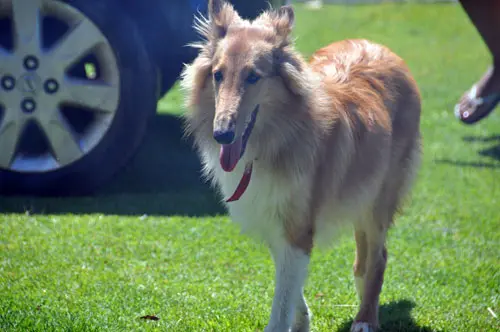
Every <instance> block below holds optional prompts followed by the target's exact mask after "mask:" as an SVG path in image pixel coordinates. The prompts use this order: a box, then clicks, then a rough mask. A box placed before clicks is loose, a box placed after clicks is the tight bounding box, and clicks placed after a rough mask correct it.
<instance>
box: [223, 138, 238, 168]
mask: <svg viewBox="0 0 500 332" xmlns="http://www.w3.org/2000/svg"><path fill="white" fill-rule="evenodd" d="M242 143H243V139H242V138H241V137H240V138H238V139H237V140H236V141H235V142H234V143H233V144H222V145H221V148H220V155H219V160H220V165H221V167H222V169H223V170H224V171H226V172H231V171H232V170H233V169H234V168H235V167H236V164H237V163H238V161H239V160H240V156H241V148H242Z"/></svg>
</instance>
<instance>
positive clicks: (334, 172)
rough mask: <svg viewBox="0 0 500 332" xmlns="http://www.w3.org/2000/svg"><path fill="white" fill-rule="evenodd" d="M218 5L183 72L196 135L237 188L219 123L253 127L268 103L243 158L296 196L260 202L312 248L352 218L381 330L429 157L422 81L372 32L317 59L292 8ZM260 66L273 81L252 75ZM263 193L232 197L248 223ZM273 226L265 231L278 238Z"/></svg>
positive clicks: (217, 0)
mask: <svg viewBox="0 0 500 332" xmlns="http://www.w3.org/2000/svg"><path fill="white" fill-rule="evenodd" d="M209 8H210V10H211V11H210V15H211V16H210V20H206V21H205V20H203V19H198V22H197V29H198V31H199V32H200V33H201V34H202V35H203V36H204V37H205V38H206V40H205V41H204V42H203V43H200V44H197V45H195V46H196V47H198V48H200V54H199V56H198V57H197V58H196V60H195V61H194V62H193V63H192V64H190V65H188V66H186V69H185V71H184V73H183V77H182V86H183V88H184V89H185V91H186V92H187V99H186V101H187V105H186V106H187V108H188V112H187V113H186V134H187V135H192V136H193V137H194V139H195V145H196V147H197V149H198V150H199V152H200V155H201V157H202V159H203V164H204V171H205V174H206V176H207V177H209V178H211V179H212V180H213V182H214V185H216V186H218V187H219V189H220V190H221V191H222V192H223V194H226V195H227V193H225V191H227V190H226V189H225V188H226V187H227V186H228V185H227V181H229V177H228V176H229V175H227V174H224V173H223V172H221V171H220V169H219V168H218V165H217V163H216V162H214V160H216V159H217V154H218V149H219V146H218V144H217V143H216V142H215V140H214V139H213V137H212V135H213V131H214V128H215V127H221V126H222V127H223V126H229V125H234V126H235V128H236V132H237V135H241V134H242V131H243V129H244V126H245V119H246V118H248V116H249V114H250V112H251V111H252V110H253V109H254V108H255V106H256V105H260V111H259V116H258V120H257V123H256V125H255V128H254V129H253V132H252V134H251V137H250V139H249V142H248V148H247V151H246V153H245V155H244V156H243V158H242V160H240V163H242V164H244V163H245V162H248V161H253V162H254V165H255V167H254V168H255V172H254V175H253V177H254V179H252V181H259V180H258V178H259V177H260V178H265V179H272V181H273V183H274V186H275V187H274V188H281V187H283V191H284V193H286V194H284V195H283V198H277V197H273V200H275V201H276V204H275V205H272V206H271V205H270V206H267V205H266V206H253V208H254V209H262V210H263V211H272V212H270V214H267V216H269V218H270V219H273V221H274V222H276V223H277V224H278V226H277V227H281V228H280V229H282V230H283V232H284V238H285V240H286V241H287V242H288V243H290V244H291V245H293V246H294V247H297V248H300V249H302V250H303V251H304V252H306V253H308V254H309V253H310V252H311V249H312V247H313V243H314V242H316V240H317V239H318V242H319V241H320V240H319V238H320V237H322V236H323V235H324V234H326V231H325V230H326V229H328V228H329V227H330V226H331V225H340V224H342V223H346V222H350V223H352V224H353V225H354V227H355V229H356V243H357V254H356V261H355V264H354V274H355V276H357V277H360V278H363V280H364V291H363V294H360V297H361V298H362V303H361V306H360V311H359V313H358V315H357V316H356V319H355V324H356V322H366V323H368V324H369V325H370V326H372V327H373V328H375V327H376V326H377V324H378V317H377V315H378V297H379V293H380V290H381V288H382V283H383V274H384V270H385V265H386V261H387V251H386V248H385V237H386V233H387V230H388V228H389V227H390V225H391V224H392V223H393V218H394V215H395V214H396V212H397V210H398V208H399V207H400V206H401V204H402V200H403V198H404V197H405V195H406V194H407V192H408V191H409V189H410V187H411V184H412V182H413V179H414V176H415V173H416V170H417V168H418V165H419V157H420V133H419V122H420V108H421V106H420V95H419V92H418V89H417V86H416V83H415V81H414V80H413V78H412V76H411V74H410V72H409V70H408V68H407V67H406V65H405V64H404V62H403V60H402V59H401V58H399V57H398V56H397V55H395V54H394V53H393V52H391V51H390V50H389V49H388V48H386V47H384V46H381V45H378V44H375V43H372V42H370V41H367V40H344V41H340V42H336V43H333V44H331V45H328V46H326V47H324V48H322V49H320V50H318V51H317V52H316V53H314V54H313V56H312V58H311V60H310V61H309V63H307V62H306V61H305V60H304V59H303V58H302V57H301V55H300V54H299V53H298V52H297V51H295V50H294V48H293V45H292V43H291V39H290V31H291V29H292V26H293V19H294V18H293V11H292V10H291V8H290V7H282V8H281V9H280V10H279V11H267V12H265V13H263V14H262V15H261V16H260V17H258V18H257V19H256V20H254V21H253V22H249V21H246V20H243V19H241V18H240V17H239V16H238V14H237V13H236V12H235V11H234V9H232V7H231V6H230V5H228V4H226V3H223V2H221V0H214V1H210V5H209ZM217 70H221V71H223V72H224V80H223V81H222V82H221V83H220V84H216V83H215V82H214V81H213V79H212V74H213V73H214V72H215V71H217ZM252 70H253V71H255V72H257V73H258V74H259V75H261V76H262V79H261V80H260V81H259V82H258V83H257V84H255V85H252V86H248V85H245V84H244V79H245V77H246V75H248V73H249V72H250V71H252ZM255 178H257V179H255ZM258 185H261V184H255V186H258ZM250 186H252V183H251V185H250ZM262 188H264V187H262ZM266 188H267V187H266ZM272 188H273V187H271V188H270V189H269V188H268V189H263V190H268V192H270V193H271V192H274V191H273V190H274V189H272ZM254 189H255V190H257V189H256V187H254ZM249 190H251V188H249ZM266 192H267V191H266ZM262 194H263V195H264V194H265V192H264V191H263V192H262ZM251 195H252V194H251V193H249V194H248V196H247V198H245V196H243V197H242V199H241V200H242V202H237V203H235V204H234V205H229V208H230V212H231V215H232V217H233V218H240V217H241V218H243V219H245V218H247V219H248V221H244V222H243V223H247V224H248V227H249V228H251V227H254V226H252V223H254V222H252V221H250V220H251V217H250V216H247V215H246V214H245V212H244V211H247V210H245V204H247V203H246V201H245V199H248V200H250V199H252V198H251V197H252V196H251ZM256 197H257V196H256ZM273 200H270V201H271V202H273ZM254 201H255V199H254ZM232 204H233V203H232ZM248 204H253V203H250V202H248ZM269 204H271V203H269ZM249 211H250V210H249ZM245 220H246V219H245ZM255 227H257V226H256V225H255ZM269 227H271V226H269ZM264 232H265V231H264ZM266 236H267V235H266V234H262V236H261V238H263V239H265V240H267V241H268V242H269V241H271V240H270V237H269V236H267V237H266ZM327 242H328V239H327ZM270 245H272V243H270ZM353 329H355V326H354V325H353Z"/></svg>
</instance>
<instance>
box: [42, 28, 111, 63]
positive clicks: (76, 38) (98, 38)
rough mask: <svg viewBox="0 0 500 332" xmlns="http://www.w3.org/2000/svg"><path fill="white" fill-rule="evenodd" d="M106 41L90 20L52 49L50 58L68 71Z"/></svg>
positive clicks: (66, 35) (64, 37)
mask: <svg viewBox="0 0 500 332" xmlns="http://www.w3.org/2000/svg"><path fill="white" fill-rule="evenodd" d="M105 41H106V39H105V37H104V36H103V35H102V33H101V32H100V31H99V30H98V29H97V27H96V26H95V25H94V24H92V23H91V22H90V21H89V20H82V21H80V22H79V23H77V24H76V25H75V26H74V27H73V29H71V30H70V31H69V32H68V33H66V34H65V35H64V36H63V37H62V38H61V40H59V41H58V42H57V44H56V45H55V46H54V47H53V48H52V50H51V51H50V52H49V54H48V58H50V59H51V60H52V61H54V65H57V66H59V67H62V68H64V69H67V68H68V67H69V66H71V65H72V64H74V63H75V62H77V61H78V60H79V59H81V58H82V57H83V56H85V55H86V54H87V53H88V52H89V51H90V50H91V49H92V48H93V47H95V46H96V45H98V44H100V43H103V42H105Z"/></svg>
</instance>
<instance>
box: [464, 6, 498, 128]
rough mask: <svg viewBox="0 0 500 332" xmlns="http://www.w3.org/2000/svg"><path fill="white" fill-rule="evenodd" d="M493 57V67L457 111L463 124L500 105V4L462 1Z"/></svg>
mask: <svg viewBox="0 0 500 332" xmlns="http://www.w3.org/2000/svg"><path fill="white" fill-rule="evenodd" d="M460 4H461V5H462V7H463V9H464V10H465V12H466V13H467V15H468V16H469V18H470V20H471V21H472V23H473V24H474V26H475V27H476V29H477V31H478V32H479V34H480V35H481V37H482V39H483V41H484V42H485V43H486V46H487V47H488V49H489V50H490V53H491V56H492V66H491V67H490V68H489V69H488V70H487V71H486V73H485V74H484V75H483V77H482V78H481V79H480V80H479V81H478V82H477V83H476V84H475V87H473V88H472V89H471V90H470V91H468V92H466V93H465V94H464V95H463V96H462V98H461V100H460V101H459V103H458V104H457V105H456V107H455V113H456V115H457V117H459V118H460V119H461V120H462V121H463V122H464V123H469V124H470V123H475V122H477V121H479V120H481V119H482V118H484V117H485V116H487V115H488V114H489V113H490V112H491V111H492V110H493V108H495V106H496V104H497V103H498V102H499V101H500V1H497V0H460Z"/></svg>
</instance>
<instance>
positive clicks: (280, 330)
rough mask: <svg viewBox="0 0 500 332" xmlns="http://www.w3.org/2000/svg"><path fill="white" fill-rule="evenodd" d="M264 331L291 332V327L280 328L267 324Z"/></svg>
mask: <svg viewBox="0 0 500 332" xmlns="http://www.w3.org/2000/svg"><path fill="white" fill-rule="evenodd" d="M264 332H291V330H290V329H289V328H278V327H270V326H266V328H265V329H264Z"/></svg>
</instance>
